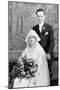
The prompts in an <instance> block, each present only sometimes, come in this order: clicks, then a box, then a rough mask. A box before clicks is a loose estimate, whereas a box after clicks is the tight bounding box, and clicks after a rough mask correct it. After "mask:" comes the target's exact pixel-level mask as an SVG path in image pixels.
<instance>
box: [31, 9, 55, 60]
mask: <svg viewBox="0 0 60 90" xmlns="http://www.w3.org/2000/svg"><path fill="white" fill-rule="evenodd" d="M36 15H37V19H38V22H39V24H37V25H36V26H34V27H33V28H32V29H33V30H34V31H35V32H36V33H37V34H38V35H39V37H40V38H41V41H39V44H41V46H42V47H43V48H44V50H45V52H46V55H47V59H48V60H51V59H52V56H53V48H54V36H53V29H52V27H51V26H50V25H49V24H47V23H45V11H44V10H43V9H38V10H37V11H36ZM49 62H50V61H49Z"/></svg>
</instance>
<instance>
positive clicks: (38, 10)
mask: <svg viewBox="0 0 60 90" xmlns="http://www.w3.org/2000/svg"><path fill="white" fill-rule="evenodd" d="M40 11H42V12H44V15H45V11H44V10H43V9H42V8H40V9H37V11H36V15H37V13H38V12H40Z"/></svg>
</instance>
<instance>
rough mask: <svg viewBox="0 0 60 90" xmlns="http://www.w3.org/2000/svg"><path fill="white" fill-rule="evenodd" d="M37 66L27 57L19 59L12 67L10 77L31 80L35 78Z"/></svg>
mask: <svg viewBox="0 0 60 90" xmlns="http://www.w3.org/2000/svg"><path fill="white" fill-rule="evenodd" d="M37 69H38V65H37V64H36V63H35V61H34V60H33V59H32V58H27V56H24V57H20V59H19V61H18V62H17V64H16V65H15V66H13V70H12V76H13V77H14V78H15V77H20V78H27V79H28V78H32V77H35V74H36V72H37Z"/></svg>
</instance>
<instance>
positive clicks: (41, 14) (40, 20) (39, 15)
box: [37, 11, 45, 23]
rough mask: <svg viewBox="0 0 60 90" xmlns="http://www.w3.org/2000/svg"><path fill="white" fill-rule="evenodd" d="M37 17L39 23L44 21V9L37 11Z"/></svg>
mask: <svg viewBox="0 0 60 90" xmlns="http://www.w3.org/2000/svg"><path fill="white" fill-rule="evenodd" d="M37 18H38V22H39V23H42V22H44V20H45V14H44V12H43V11H39V12H37Z"/></svg>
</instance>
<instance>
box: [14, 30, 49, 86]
mask: <svg viewBox="0 0 60 90" xmlns="http://www.w3.org/2000/svg"><path fill="white" fill-rule="evenodd" d="M25 41H26V42H27V47H26V48H25V50H24V51H23V53H22V56H24V55H27V57H31V58H33V59H34V60H35V62H36V63H37V65H38V70H37V72H36V75H35V77H34V78H30V79H26V78H23V79H20V78H16V79H15V80H14V85H13V88H17V87H34V86H49V85H50V78H49V70H48V64H47V58H46V53H45V51H44V49H43V48H42V46H40V44H39V43H38V41H40V38H39V36H38V35H37V34H36V32H35V31H33V30H30V32H29V33H28V35H27V37H26V40H25ZM18 60H19V59H18Z"/></svg>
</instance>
